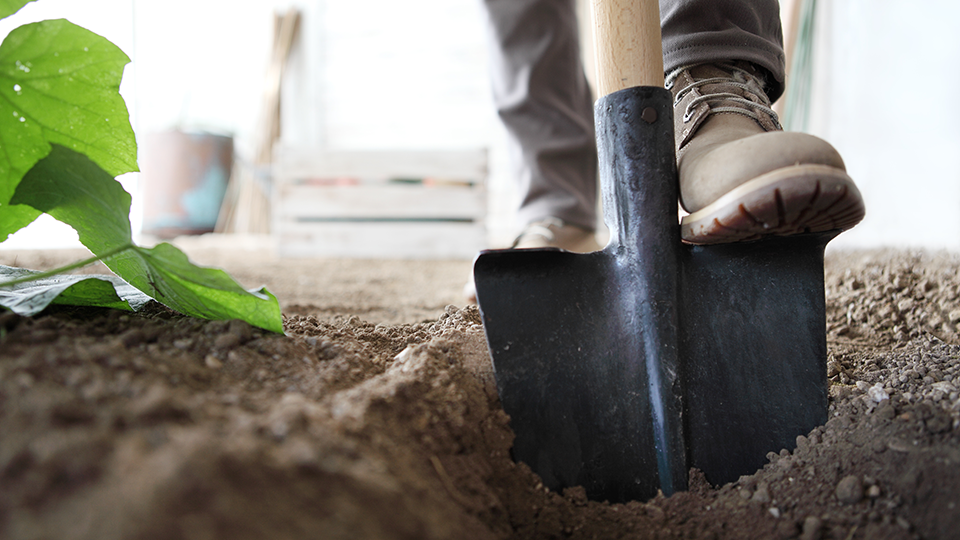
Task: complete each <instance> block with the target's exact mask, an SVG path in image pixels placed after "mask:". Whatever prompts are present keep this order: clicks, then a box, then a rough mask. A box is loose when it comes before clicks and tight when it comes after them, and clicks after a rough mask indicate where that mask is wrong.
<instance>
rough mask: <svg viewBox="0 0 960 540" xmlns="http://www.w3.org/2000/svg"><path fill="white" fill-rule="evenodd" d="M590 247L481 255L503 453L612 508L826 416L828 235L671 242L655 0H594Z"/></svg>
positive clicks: (785, 441) (718, 469)
mask: <svg viewBox="0 0 960 540" xmlns="http://www.w3.org/2000/svg"><path fill="white" fill-rule="evenodd" d="M593 7H594V20H595V24H596V31H597V50H598V64H599V65H598V72H599V80H598V87H599V91H600V94H601V95H603V97H602V98H600V99H599V100H598V101H597V103H596V105H595V118H596V125H597V144H598V150H599V163H600V183H601V191H602V195H603V208H604V214H605V220H606V223H607V226H608V227H609V229H610V231H611V239H610V243H609V244H608V245H607V246H606V248H605V249H603V250H602V251H599V252H595V253H588V254H575V253H570V252H566V251H563V250H558V249H530V250H499V251H485V252H482V253H481V254H480V255H479V256H478V257H477V260H476V261H475V264H474V277H475V281H476V288H477V299H478V303H479V306H480V312H481V316H482V319H483V325H484V330H485V333H486V337H487V343H488V345H489V349H490V352H491V356H492V359H493V365H494V372H495V376H496V382H497V389H498V392H499V395H500V400H501V403H502V404H503V408H504V410H505V411H506V412H507V413H508V414H509V415H510V424H511V427H512V428H513V431H514V432H515V434H516V439H515V441H514V446H513V457H514V459H515V460H517V461H521V462H524V463H526V464H527V465H529V466H530V468H531V469H532V470H533V471H534V472H536V473H537V474H538V475H540V477H541V478H542V480H543V483H544V485H546V486H547V487H549V488H551V489H554V490H560V489H563V488H565V487H571V486H583V487H584V488H585V489H586V492H587V496H588V497H589V498H591V499H593V500H607V501H610V502H625V501H630V500H643V499H648V498H650V497H652V496H655V495H656V494H657V492H658V491H662V492H663V493H664V494H667V495H670V494H672V493H674V492H676V491H681V490H684V489H686V487H687V477H688V471H689V469H690V468H692V467H695V468H698V469H700V470H701V471H702V472H703V473H704V475H705V476H706V478H707V480H708V481H710V482H711V483H713V484H722V483H726V482H730V481H733V480H736V479H737V478H738V477H739V476H741V475H744V474H752V473H753V472H755V471H756V470H757V469H759V468H760V467H762V466H763V464H764V463H765V462H766V455H767V453H769V452H778V451H780V449H782V448H787V449H792V448H793V447H795V445H796V438H797V436H798V435H802V434H805V433H808V432H809V431H810V430H811V429H813V428H814V427H816V426H818V425H821V424H823V423H824V422H825V421H826V418H827V378H826V320H825V306H824V286H823V252H824V248H825V246H826V244H827V242H828V241H829V240H831V239H832V238H833V236H834V235H835V234H834V233H826V234H806V235H797V236H791V237H777V238H771V239H766V240H759V241H754V242H743V243H735V244H726V245H714V246H692V245H686V244H683V243H682V242H681V240H680V228H679V225H678V220H677V171H676V157H675V151H674V137H673V99H672V97H671V95H670V93H669V92H668V91H667V90H665V89H664V88H663V63H662V56H661V45H660V26H659V21H660V19H659V9H658V4H657V1H656V0H652V1H639V2H638V1H636V0H594V6H593Z"/></svg>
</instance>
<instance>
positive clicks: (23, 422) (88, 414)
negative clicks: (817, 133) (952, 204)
mask: <svg viewBox="0 0 960 540" xmlns="http://www.w3.org/2000/svg"><path fill="white" fill-rule="evenodd" d="M958 266H960V265H958V263H957V261H956V259H954V258H950V257H945V256H941V257H933V256H919V255H912V254H904V253H897V252H891V253H872V254H854V255H850V256H832V257H831V258H830V259H829V260H828V265H827V295H828V296H827V298H828V328H829V332H830V334H829V336H830V337H829V355H830V358H829V360H830V362H829V367H828V369H829V375H830V376H831V381H832V384H831V392H830V395H831V404H830V418H831V419H830V421H829V422H828V423H827V424H826V425H825V426H822V427H819V428H817V429H815V430H813V431H812V432H811V433H809V434H808V435H806V436H804V437H800V438H798V446H797V448H796V450H794V451H792V452H788V451H786V450H784V451H781V452H780V453H771V454H770V455H769V456H768V458H769V464H768V465H766V466H765V467H764V468H763V469H762V470H760V471H757V473H756V474H753V475H751V476H746V477H743V478H741V479H740V480H739V481H738V482H735V483H731V484H727V485H725V486H716V487H714V486H710V485H709V484H708V483H707V482H706V481H705V480H703V478H702V477H701V476H700V475H699V474H698V473H697V472H696V471H692V472H691V490H690V491H688V492H685V493H680V494H676V495H674V496H672V497H662V496H661V497H657V498H655V499H653V500H650V501H644V502H633V503H629V504H624V505H612V504H606V503H600V502H594V501H587V500H586V498H585V496H584V492H583V490H582V489H577V488H574V489H567V490H565V491H564V492H563V493H554V492H550V491H548V490H546V489H545V488H544V487H543V486H542V484H541V483H540V482H539V480H538V478H537V477H536V475H534V474H533V473H531V472H530V470H529V469H528V468H527V467H526V466H525V465H522V464H519V465H518V464H515V463H513V462H512V461H511V459H510V447H511V443H512V438H513V435H512V432H511V431H510V429H509V425H508V418H507V416H506V415H505V414H504V412H503V411H502V409H501V408H500V406H499V402H498V399H497V396H496V390H495V387H494V384H493V375H492V372H491V368H490V364H489V360H488V357H487V351H486V346H485V344H484V340H483V330H482V327H481V326H480V320H479V316H478V313H477V311H476V309H475V308H472V307H469V308H465V309H457V308H453V307H448V308H447V309H446V310H445V311H444V312H443V313H442V314H441V315H439V317H434V320H433V321H432V322H426V323H418V324H406V325H390V326H388V325H382V324H372V323H369V322H365V321H363V320H361V319H360V318H358V317H344V316H341V315H333V314H331V312H330V311H321V310H319V309H316V310H315V311H314V312H313V313H312V314H311V311H310V308H304V307H301V308H299V309H297V310H296V311H297V313H298V314H296V315H289V316H287V318H286V319H285V327H286V329H287V333H288V335H287V336H275V335H267V334H264V333H262V332H260V331H258V330H256V329H253V328H251V327H249V326H247V325H246V324H244V323H241V322H239V321H231V322H203V321H198V320H194V319H187V318H183V317H180V316H178V315H175V314H172V313H170V312H169V311H167V310H165V309H163V308H159V307H155V308H152V309H150V310H148V311H147V312H144V313H141V314H137V315H130V314H124V313H121V312H116V311H108V310H89V309H85V310H66V309H60V310H57V311H54V312H51V313H49V314H46V315H43V316H39V317H36V318H32V319H25V318H21V317H17V316H15V315H12V314H10V313H2V314H0V434H2V435H0V537H3V538H25V539H26V538H31V539H33V538H36V539H40V538H63V539H70V538H98V539H109V538H165V539H166V538H184V539H208V538H291V539H292V538H620V537H624V538H838V539H847V538H950V537H951V536H953V535H955V534H956V531H957V530H960V509H957V505H960V440H958V439H960V396H958V394H957V391H958V389H957V387H958V386H960V346H958V342H957V336H958V334H960V332H958V328H957V323H960V302H958V289H960V279H958V278H957V277H956V276H957V270H958ZM371 305H373V306H376V302H375V301H373V300H371ZM378 309H380V308H378ZM334 312H335V313H341V312H342V311H340V310H339V309H338V310H335V311H334ZM288 313H289V311H288Z"/></svg>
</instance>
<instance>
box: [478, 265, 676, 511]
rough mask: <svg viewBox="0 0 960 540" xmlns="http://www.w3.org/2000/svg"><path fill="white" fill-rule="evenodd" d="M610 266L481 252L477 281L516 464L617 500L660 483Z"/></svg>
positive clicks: (631, 339)
mask: <svg viewBox="0 0 960 540" xmlns="http://www.w3.org/2000/svg"><path fill="white" fill-rule="evenodd" d="M611 260H612V256H611V255H610V254H609V253H604V252H599V253H592V254H587V255H579V254H573V253H568V252H564V251H559V250H549V249H546V250H524V251H512V252H511V251H501V252H485V253H484V254H482V255H481V256H480V257H479V258H478V259H477V261H476V265H475V275H476V279H477V295H478V297H479V298H481V299H482V300H481V302H482V304H481V305H482V309H483V311H482V314H483V322H484V328H485V331H486V334H487V340H488V345H489V347H490V350H491V353H492V355H493V359H494V371H495V374H496V381H497V389H498V391H499V394H500V400H501V402H502V404H503V408H504V410H505V411H506V412H507V413H508V414H509V415H510V425H511V427H512V428H513V431H514V433H515V434H516V439H515V441H514V447H513V453H514V458H515V459H516V460H518V461H523V462H525V463H527V464H528V465H529V466H530V467H531V468H532V469H533V470H534V471H535V472H536V473H537V474H539V475H540V476H541V478H542V479H543V482H544V484H545V485H546V486H548V487H550V488H553V489H557V488H562V487H567V486H580V485H582V486H584V487H585V488H586V490H587V493H588V494H589V495H590V496H591V497H592V498H594V499H606V500H611V501H623V500H630V499H635V498H640V497H645V496H647V495H649V489H650V487H651V486H659V485H660V479H659V474H658V466H657V452H656V443H655V442H654V433H653V430H652V428H651V426H652V425H653V424H654V420H653V415H654V414H655V412H654V411H653V410H651V404H650V401H649V399H648V395H649V392H648V391H647V386H648V378H647V373H646V367H645V366H644V365H643V362H642V360H641V359H639V358H638V357H637V354H636V353H637V350H639V349H640V345H639V344H638V343H636V340H638V339H640V336H638V335H637V332H636V331H635V328H634V325H635V324H636V321H632V320H630V317H629V316H624V315H625V314H626V313H629V309H626V308H625V306H623V305H622V304H623V302H624V300H628V301H629V299H627V298H625V295H624V294H623V293H622V291H621V290H620V284H619V283H618V280H617V277H616V275H615V274H616V270H615V268H614V267H613V266H614V265H612V264H611Z"/></svg>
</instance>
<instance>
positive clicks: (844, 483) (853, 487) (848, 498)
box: [837, 475, 863, 504]
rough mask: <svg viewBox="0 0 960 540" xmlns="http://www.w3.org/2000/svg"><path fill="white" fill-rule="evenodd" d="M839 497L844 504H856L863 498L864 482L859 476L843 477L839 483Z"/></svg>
mask: <svg viewBox="0 0 960 540" xmlns="http://www.w3.org/2000/svg"><path fill="white" fill-rule="evenodd" d="M837 499H839V500H840V502H842V503H844V504H856V503H858V502H860V501H861V500H863V482H862V481H861V480H860V477H859V476H854V475H849V476H845V477H843V479H842V480H840V482H839V483H838V484H837Z"/></svg>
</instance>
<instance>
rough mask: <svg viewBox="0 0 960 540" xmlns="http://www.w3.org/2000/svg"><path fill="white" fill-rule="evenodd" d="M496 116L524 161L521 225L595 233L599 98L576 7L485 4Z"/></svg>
mask: <svg viewBox="0 0 960 540" xmlns="http://www.w3.org/2000/svg"><path fill="white" fill-rule="evenodd" d="M484 5H485V6H486V8H487V12H488V14H489V22H490V25H489V49H490V71H491V74H490V75H491V80H492V87H493V96H494V101H495V104H496V107H497V112H498V113H499V115H500V118H501V119H502V121H503V123H504V125H505V126H506V128H507V131H508V132H509V134H510V136H511V139H512V143H513V144H515V145H516V146H517V150H518V153H519V155H520V156H522V160H521V163H520V166H521V168H520V171H518V172H519V177H518V184H519V190H520V193H521V194H522V200H521V204H520V209H519V211H518V217H519V220H520V221H521V223H524V224H527V223H533V222H541V221H542V220H544V219H546V218H558V219H559V220H562V221H563V222H565V223H567V224H571V225H575V226H577V227H579V228H581V229H582V230H584V231H587V232H589V233H591V235H590V238H591V239H592V232H593V231H594V229H595V227H596V222H597V215H596V202H597V199H596V176H597V165H596V161H597V154H596V140H595V136H594V125H593V98H592V95H591V92H590V88H589V87H588V85H587V81H586V78H585V76H584V74H583V66H582V64H581V61H580V44H579V40H578V34H577V19H576V12H575V5H574V1H573V0H485V1H484Z"/></svg>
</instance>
